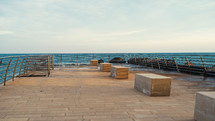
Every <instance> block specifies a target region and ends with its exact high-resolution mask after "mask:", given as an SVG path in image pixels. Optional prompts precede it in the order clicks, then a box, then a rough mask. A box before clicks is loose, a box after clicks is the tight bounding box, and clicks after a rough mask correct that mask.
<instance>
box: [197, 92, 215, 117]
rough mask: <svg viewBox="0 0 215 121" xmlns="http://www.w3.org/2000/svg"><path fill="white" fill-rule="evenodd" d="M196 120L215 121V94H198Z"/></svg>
mask: <svg viewBox="0 0 215 121" xmlns="http://www.w3.org/2000/svg"><path fill="white" fill-rule="evenodd" d="M194 119H195V120H196V121H215V92H198V93H197V94H196V104H195V112H194Z"/></svg>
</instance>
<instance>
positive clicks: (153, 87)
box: [134, 73, 172, 96]
mask: <svg viewBox="0 0 215 121" xmlns="http://www.w3.org/2000/svg"><path fill="white" fill-rule="evenodd" d="M171 81H172V79H171V78H170V77H166V76H161V75H157V74H151V73H146V74H136V75H135V83H134V88H135V89H137V90H138V91H141V92H143V93H144V94H146V95H149V96H169V95H170V90H171Z"/></svg>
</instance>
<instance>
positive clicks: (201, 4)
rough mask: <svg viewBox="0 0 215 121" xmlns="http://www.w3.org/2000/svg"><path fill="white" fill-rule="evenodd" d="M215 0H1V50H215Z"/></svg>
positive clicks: (47, 51) (100, 51)
mask: <svg viewBox="0 0 215 121" xmlns="http://www.w3.org/2000/svg"><path fill="white" fill-rule="evenodd" d="M214 45H215V1H214V0H0V53H162V52H215V47H214Z"/></svg>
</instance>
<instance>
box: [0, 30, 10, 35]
mask: <svg viewBox="0 0 215 121" xmlns="http://www.w3.org/2000/svg"><path fill="white" fill-rule="evenodd" d="M5 34H13V32H11V31H0V35H5Z"/></svg>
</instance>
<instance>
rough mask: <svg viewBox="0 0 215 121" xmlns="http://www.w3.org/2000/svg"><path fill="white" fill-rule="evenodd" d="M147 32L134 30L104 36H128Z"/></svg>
mask: <svg viewBox="0 0 215 121" xmlns="http://www.w3.org/2000/svg"><path fill="white" fill-rule="evenodd" d="M144 31H145V30H133V31H124V32H113V33H108V34H104V36H128V35H133V34H136V33H140V32H144Z"/></svg>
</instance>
